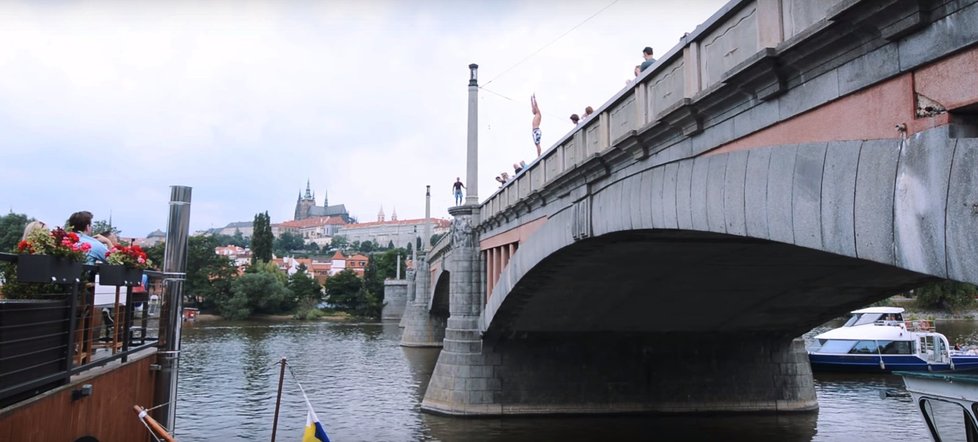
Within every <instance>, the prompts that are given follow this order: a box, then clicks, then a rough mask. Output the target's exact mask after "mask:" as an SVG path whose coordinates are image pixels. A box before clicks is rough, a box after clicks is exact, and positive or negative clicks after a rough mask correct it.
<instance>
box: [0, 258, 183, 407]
mask: <svg viewBox="0 0 978 442" xmlns="http://www.w3.org/2000/svg"><path fill="white" fill-rule="evenodd" d="M19 256H20V255H16V254H9V253H0V265H4V266H18V265H28V264H23V263H20V262H18V261H20V260H19V259H18V257H19ZM81 269H82V270H81V272H80V273H79V275H78V276H77V277H74V278H69V279H64V280H62V282H61V283H33V282H23V281H6V282H5V284H6V288H7V293H8V295H10V296H4V295H3V293H4V286H3V285H0V407H4V406H7V405H10V404H13V403H16V402H19V401H20V400H23V399H27V398H30V397H33V396H36V395H37V394H40V393H42V392H44V391H47V390H50V389H52V388H56V387H58V386H60V385H64V384H66V383H68V382H70V381H71V377H72V376H74V375H78V374H81V373H83V372H86V371H88V370H91V369H94V368H97V367H101V366H105V365H108V364H110V363H125V362H127V361H128V358H129V357H131V356H133V355H134V354H135V353H138V352H143V351H146V350H148V349H151V348H155V347H156V345H157V343H158V341H159V336H160V328H161V326H162V327H164V329H165V328H166V326H167V325H166V324H161V321H160V318H161V317H165V316H162V315H161V314H160V313H161V311H165V310H166V309H167V305H166V303H165V302H163V299H164V298H165V297H164V296H163V293H162V287H163V284H164V280H165V279H166V278H164V275H163V274H161V273H158V272H152V271H146V272H145V275H146V276H147V278H146V281H145V285H144V284H142V283H139V282H134V283H129V282H128V281H127V282H126V283H125V285H118V286H110V285H102V284H99V285H96V284H95V283H94V282H93V281H94V280H95V275H98V274H99V273H100V270H101V268H100V267H99V266H94V265H83V266H81ZM100 279H108V277H107V276H106V277H104V278H100ZM138 280H142V278H139V279H138ZM18 288H19V289H20V290H24V291H26V292H27V293H37V294H31V295H30V296H26V295H25V294H24V292H21V293H20V295H18V296H13V292H15V290H17V289H18ZM5 298H6V299H5ZM12 298H17V299H12ZM20 298H29V299H20Z"/></svg>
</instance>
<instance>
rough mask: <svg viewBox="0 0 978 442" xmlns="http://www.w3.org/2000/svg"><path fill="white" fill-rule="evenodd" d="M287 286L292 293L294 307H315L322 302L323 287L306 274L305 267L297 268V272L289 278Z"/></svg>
mask: <svg viewBox="0 0 978 442" xmlns="http://www.w3.org/2000/svg"><path fill="white" fill-rule="evenodd" d="M288 286H289V290H291V291H292V297H293V299H294V301H293V303H294V304H295V305H298V306H307V305H316V304H319V302H320V301H322V298H323V286H321V285H319V283H318V282H316V280H315V279H313V278H311V277H310V276H309V274H308V273H306V269H305V266H299V271H298V272H296V273H295V274H294V275H292V277H291V278H289V285H288Z"/></svg>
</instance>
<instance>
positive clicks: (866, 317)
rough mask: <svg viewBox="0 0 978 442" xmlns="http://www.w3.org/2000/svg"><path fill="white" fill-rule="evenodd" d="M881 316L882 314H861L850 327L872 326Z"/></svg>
mask: <svg viewBox="0 0 978 442" xmlns="http://www.w3.org/2000/svg"><path fill="white" fill-rule="evenodd" d="M882 316H883V314H882V313H863V314H862V315H860V316H859V318H858V319H856V322H855V323H854V324H852V325H863V324H872V323H874V322H876V321H878V320H880V318H881V317H882Z"/></svg>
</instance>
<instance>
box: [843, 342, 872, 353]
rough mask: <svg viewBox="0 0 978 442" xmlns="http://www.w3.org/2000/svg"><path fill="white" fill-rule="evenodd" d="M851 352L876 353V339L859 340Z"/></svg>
mask: <svg viewBox="0 0 978 442" xmlns="http://www.w3.org/2000/svg"><path fill="white" fill-rule="evenodd" d="M849 353H850V354H869V353H876V341H857V342H856V345H854V346H853V347H852V349H851V350H849Z"/></svg>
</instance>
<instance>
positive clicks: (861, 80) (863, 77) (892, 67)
mask: <svg viewBox="0 0 978 442" xmlns="http://www.w3.org/2000/svg"><path fill="white" fill-rule="evenodd" d="M838 71H839V94H841V95H845V94H848V93H850V92H855V91H858V90H860V89H863V88H865V87H867V86H870V85H872V84H874V83H876V82H878V81H880V79H883V78H889V77H892V76H894V75H896V74H899V73H900V56H899V51H898V45H897V44H896V43H890V44H887V45H884V46H881V47H878V48H875V49H874V50H871V51H869V52H867V53H866V54H865V55H863V56H861V57H859V58H856V59H854V60H852V61H850V62H848V63H846V64H843V65H842V66H839V68H838Z"/></svg>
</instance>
